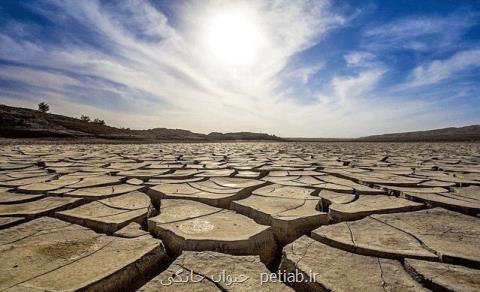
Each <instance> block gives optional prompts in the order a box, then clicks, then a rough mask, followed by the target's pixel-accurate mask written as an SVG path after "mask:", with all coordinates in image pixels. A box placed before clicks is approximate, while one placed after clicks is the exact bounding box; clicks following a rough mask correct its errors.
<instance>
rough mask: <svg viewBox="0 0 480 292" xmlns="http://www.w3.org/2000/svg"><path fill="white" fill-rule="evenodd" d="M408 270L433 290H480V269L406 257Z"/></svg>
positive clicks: (472, 291)
mask: <svg viewBox="0 0 480 292" xmlns="http://www.w3.org/2000/svg"><path fill="white" fill-rule="evenodd" d="M405 267H406V269H407V271H408V272H409V273H410V274H412V275H413V276H414V277H415V278H416V279H418V280H419V281H420V282H421V283H422V284H423V285H424V286H426V287H428V288H429V289H432V290H433V291H471V292H474V291H480V270H476V269H470V268H467V267H463V266H457V265H450V264H444V263H435V262H427V261H421V260H413V259H406V260H405Z"/></svg>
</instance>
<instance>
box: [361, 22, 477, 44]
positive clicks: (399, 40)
mask: <svg viewBox="0 0 480 292" xmlns="http://www.w3.org/2000/svg"><path fill="white" fill-rule="evenodd" d="M475 23H476V20H475V15H473V14H469V13H453V14H451V15H449V16H446V17H439V16H428V15H422V16H415V17H406V18H402V19H398V20H395V21H392V22H390V23H387V24H383V25H379V26H376V27H374V28H371V29H368V30H366V31H365V32H364V36H365V42H366V46H367V47H370V48H372V49H400V48H404V49H411V50H416V51H429V50H431V49H449V48H450V47H454V46H456V45H457V41H458V39H459V38H460V37H461V36H462V35H463V34H464V33H465V31H466V30H467V29H468V28H470V27H471V26H473V25H475Z"/></svg>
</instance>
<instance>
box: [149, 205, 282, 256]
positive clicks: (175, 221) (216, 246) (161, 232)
mask: <svg viewBox="0 0 480 292" xmlns="http://www.w3.org/2000/svg"><path fill="white" fill-rule="evenodd" d="M148 231H150V232H151V233H152V234H155V235H156V236H158V237H159V238H160V239H162V241H163V242H164V243H165V245H166V246H167V248H168V249H169V250H171V251H172V252H173V253H174V254H177V255H178V254H180V253H181V252H182V251H184V250H190V251H193V250H194V251H217V252H222V253H228V254H234V255H259V256H260V258H261V259H262V261H263V262H265V263H267V264H268V263H270V262H271V261H272V260H273V255H274V253H275V249H276V244H275V241H274V238H273V233H272V231H271V229H270V227H269V226H264V225H260V224H257V223H256V222H255V221H253V220H252V219H250V218H248V217H245V216H243V215H240V214H238V213H235V212H233V211H230V210H224V209H219V208H216V207H212V206H209V205H206V204H203V203H200V202H196V201H191V200H176V199H169V200H162V202H161V206H160V215H158V216H156V217H153V218H150V219H148Z"/></svg>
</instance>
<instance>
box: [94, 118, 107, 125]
mask: <svg viewBox="0 0 480 292" xmlns="http://www.w3.org/2000/svg"><path fill="white" fill-rule="evenodd" d="M93 123H95V124H98V125H105V121H104V120H100V119H99V118H95V120H93Z"/></svg>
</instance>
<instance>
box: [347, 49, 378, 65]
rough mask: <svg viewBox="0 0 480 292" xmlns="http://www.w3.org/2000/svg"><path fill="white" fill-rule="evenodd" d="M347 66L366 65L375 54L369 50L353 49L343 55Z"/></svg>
mask: <svg viewBox="0 0 480 292" xmlns="http://www.w3.org/2000/svg"><path fill="white" fill-rule="evenodd" d="M343 58H344V59H345V62H347V65H348V66H352V67H368V66H371V65H372V63H373V61H374V60H375V55H374V54H372V53H370V52H363V51H354V52H349V53H347V54H345V55H344V56H343Z"/></svg>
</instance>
